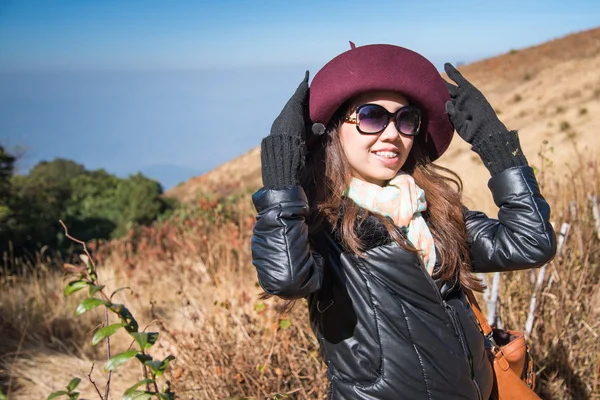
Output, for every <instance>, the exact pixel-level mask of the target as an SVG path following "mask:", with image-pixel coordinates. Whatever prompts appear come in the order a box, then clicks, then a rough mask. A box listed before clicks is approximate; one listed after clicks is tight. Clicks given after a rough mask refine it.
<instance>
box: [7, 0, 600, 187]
mask: <svg viewBox="0 0 600 400" xmlns="http://www.w3.org/2000/svg"><path fill="white" fill-rule="evenodd" d="M382 9H383V10H385V12H384V13H381V12H380V11H381V10H382ZM598 12H600V4H599V3H598V2H593V1H591V0H585V1H580V2H578V3H577V5H573V4H572V3H569V4H564V3H563V2H559V1H549V2H547V3H545V6H544V9H543V10H540V8H539V6H538V5H537V3H533V2H527V1H516V0H509V1H507V2H504V3H502V4H493V5H488V6H483V5H481V4H480V3H478V2H477V1H475V0H461V1H459V2H457V3H456V4H455V6H453V7H452V8H451V9H450V8H447V7H446V6H445V3H443V2H439V1H433V2H431V3H428V4H421V3H418V4H410V5H408V4H402V3H398V2H392V1H390V2H386V1H382V2H381V3H378V5H377V7H373V6H368V7H366V6H365V5H364V4H363V3H361V2H357V1H353V0H351V1H344V2H342V1H338V0H336V1H332V2H327V3H319V2H316V1H312V0H310V1H307V2H306V3H303V4H292V3H289V4H288V3H285V4H282V3H279V2H276V1H270V0H266V1H265V2H260V3H255V2H252V1H240V0H238V1H232V2H226V3H222V2H209V1H206V2H194V3H177V5H174V4H171V3H169V5H166V4H163V3H161V2H147V3H146V2H144V3H142V2H140V1H137V0H132V1H128V2H119V1H112V0H107V1H105V2H104V1H103V2H97V3H96V2H61V1H57V2H53V3H47V2H42V1H35V0H31V1H30V0H22V1H11V0H8V1H6V0H5V1H3V2H0V144H3V145H5V146H7V147H8V148H9V149H11V148H14V147H24V148H25V149H26V153H25V155H24V157H23V158H22V159H21V160H19V163H18V167H19V171H20V172H26V171H27V170H28V169H29V168H31V167H32V166H33V165H35V164H37V163H38V162H39V161H41V160H52V159H55V158H57V157H63V158H68V159H72V160H74V161H76V162H78V163H82V164H83V165H85V167H86V168H88V169H98V168H103V169H105V170H107V171H108V172H111V173H114V174H117V175H119V176H127V175H130V174H133V173H136V172H138V171H141V172H142V173H144V174H146V175H148V176H150V177H152V178H155V179H157V180H159V181H160V182H161V184H162V185H163V187H164V188H165V189H168V188H170V187H172V186H175V185H176V184H177V183H179V182H182V181H185V180H187V179H189V178H190V177H191V176H194V175H199V174H201V173H204V172H207V171H209V170H211V169H213V168H215V167H217V166H218V165H220V164H222V163H225V162H227V161H229V160H231V159H233V158H235V157H237V156H239V155H241V154H243V153H245V152H247V151H249V150H251V149H252V148H254V147H256V146H258V145H259V144H260V140H261V138H262V137H263V136H265V135H267V134H268V133H269V130H270V126H271V123H272V121H273V119H274V118H275V117H276V116H277V114H278V113H279V112H280V110H281V108H282V107H283V105H284V104H285V102H286V101H287V99H288V98H289V96H290V95H291V94H292V92H293V91H294V90H295V88H296V86H297V85H298V83H299V82H300V81H301V79H302V77H303V75H304V71H305V70H307V69H308V70H309V71H310V73H311V78H312V76H314V74H315V73H316V72H317V70H318V68H320V67H321V66H322V65H323V64H324V63H325V62H326V61H328V60H329V59H331V58H332V57H333V56H335V55H336V54H339V53H341V52H343V51H345V50H347V49H348V48H349V45H348V41H349V40H352V41H354V42H355V43H356V45H358V46H360V45H364V44H369V43H394V44H398V45H401V46H405V47H408V48H411V49H413V50H416V51H418V52H420V53H421V54H423V55H424V56H425V57H427V58H429V59H430V60H431V61H432V62H433V63H434V65H435V66H436V67H437V68H438V69H441V68H442V65H443V63H444V62H445V61H450V62H452V63H455V64H456V63H470V62H473V61H476V60H480V59H483V58H487V57H491V56H495V55H499V54H503V53H506V52H509V51H510V50H511V49H521V48H524V47H529V46H532V45H536V44H540V43H543V42H546V41H548V40H551V39H555V38H558V37H562V36H565V35H567V34H569V33H573V32H576V31H581V30H585V29H589V28H592V27H595V26H597V25H598V22H597V21H596V19H597V18H594V16H597V15H598ZM332 16H335V18H332Z"/></svg>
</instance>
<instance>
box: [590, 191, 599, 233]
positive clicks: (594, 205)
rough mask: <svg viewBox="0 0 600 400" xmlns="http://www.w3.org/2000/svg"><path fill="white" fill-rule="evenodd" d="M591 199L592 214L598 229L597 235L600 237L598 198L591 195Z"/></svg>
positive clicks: (595, 226) (595, 227)
mask: <svg viewBox="0 0 600 400" xmlns="http://www.w3.org/2000/svg"><path fill="white" fill-rule="evenodd" d="M589 199H590V201H591V202H592V214H593V215H594V229H595V230H596V237H598V239H600V211H599V210H598V199H597V198H596V196H594V195H591V194H590V195H589Z"/></svg>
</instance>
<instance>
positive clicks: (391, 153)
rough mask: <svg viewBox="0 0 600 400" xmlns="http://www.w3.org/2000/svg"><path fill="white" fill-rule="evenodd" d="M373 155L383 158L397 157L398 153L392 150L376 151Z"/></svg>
mask: <svg viewBox="0 0 600 400" xmlns="http://www.w3.org/2000/svg"><path fill="white" fill-rule="evenodd" d="M375 155H378V156H379V157H385V158H394V157H398V153H396V152H394V151H376V152H375Z"/></svg>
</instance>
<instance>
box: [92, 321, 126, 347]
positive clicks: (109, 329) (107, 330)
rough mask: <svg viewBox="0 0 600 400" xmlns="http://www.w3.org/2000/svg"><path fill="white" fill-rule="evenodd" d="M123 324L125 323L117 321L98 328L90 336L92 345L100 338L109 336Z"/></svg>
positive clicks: (100, 339) (98, 341)
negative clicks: (91, 336) (92, 335)
mask: <svg viewBox="0 0 600 400" xmlns="http://www.w3.org/2000/svg"><path fill="white" fill-rule="evenodd" d="M124 326H125V325H124V324H123V323H121V322H119V323H116V324H111V325H108V326H105V327H104V328H100V329H98V330H97V331H96V333H95V334H94V337H93V338H92V346H95V345H97V344H98V343H100V342H101V341H102V339H104V338H107V337H109V336H110V335H112V334H114V333H115V332H116V331H118V330H119V329H121V328H122V327H124Z"/></svg>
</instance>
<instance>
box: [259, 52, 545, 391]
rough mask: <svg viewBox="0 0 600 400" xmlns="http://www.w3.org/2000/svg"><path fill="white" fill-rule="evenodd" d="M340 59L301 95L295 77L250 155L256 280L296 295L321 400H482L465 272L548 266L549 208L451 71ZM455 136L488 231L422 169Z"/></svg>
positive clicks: (480, 353) (514, 150)
mask: <svg viewBox="0 0 600 400" xmlns="http://www.w3.org/2000/svg"><path fill="white" fill-rule="evenodd" d="M351 46H352V48H351V50H349V51H347V52H345V53H342V54H341V55H339V56H337V57H335V58H334V59H333V60H331V61H330V62H328V63H327V64H326V65H325V66H324V67H323V68H322V69H321V70H320V71H319V72H318V73H317V74H316V76H315V77H314V79H313V82H312V84H311V88H310V94H309V90H308V73H307V74H306V77H305V79H304V81H303V82H302V83H301V84H300V86H299V87H298V89H297V91H296V93H295V94H294V95H293V96H292V98H291V99H290V100H289V101H288V103H287V104H286V106H285V107H284V109H283V111H282V112H281V114H280V115H279V116H278V117H277V119H276V120H275V122H274V123H273V126H272V129H271V135H269V136H268V137H266V138H265V139H264V140H263V142H262V145H261V150H262V154H261V157H262V174H263V175H262V177H263V183H264V188H262V189H260V190H259V191H258V192H256V193H255V194H254V196H253V201H254V204H255V207H256V209H257V211H258V216H257V220H256V224H255V228H254V236H253V239H252V255H253V264H254V265H255V267H256V269H257V272H258V279H259V282H260V284H261V286H262V287H263V289H264V290H265V291H266V292H267V293H269V294H271V295H277V296H280V297H282V298H284V299H298V298H302V297H305V298H307V300H308V305H309V309H310V320H311V326H312V329H313V331H314V333H315V335H316V336H317V338H318V340H319V343H320V345H321V354H322V356H323V359H324V360H325V362H326V363H327V366H328V376H329V379H330V381H331V385H330V391H329V398H330V399H390V400H392V399H394V400H395V399H488V398H490V396H491V393H492V389H493V385H494V378H493V372H492V367H491V364H490V361H489V359H488V358H487V356H486V352H485V344H484V338H483V336H482V334H481V333H480V331H479V329H478V326H477V325H476V322H475V319H474V317H473V314H472V312H471V309H470V306H469V303H468V302H467V301H466V299H465V292H464V290H465V289H472V290H481V289H482V284H481V283H480V282H479V281H478V280H477V279H476V278H475V277H474V275H473V272H494V271H512V270H519V269H526V268H535V267H538V266H540V265H542V264H544V263H545V262H547V261H548V260H550V259H551V258H552V257H553V255H554V253H555V246H556V245H555V236H554V231H553V230H552V227H551V225H550V223H549V218H550V209H549V206H548V204H547V203H546V201H545V200H544V198H543V197H542V195H541V194H540V193H539V189H538V185H537V182H536V179H535V176H534V174H533V171H532V169H531V168H530V167H529V166H528V165H527V160H526V158H525V156H524V155H523V153H522V152H521V148H520V145H519V140H518V136H517V133H516V132H514V131H508V130H507V129H506V127H505V126H504V125H503V124H502V122H500V121H499V120H498V118H497V117H496V115H495V113H494V111H493V109H492V107H491V106H490V105H489V103H488V102H487V101H486V100H485V98H484V97H483V95H482V94H481V93H480V92H479V91H478V90H477V89H476V88H475V87H474V86H472V85H471V84H470V83H469V82H468V81H467V80H466V79H465V78H463V77H462V76H461V74H460V73H459V72H458V71H457V70H456V69H454V67H452V66H451V65H450V64H446V66H445V68H446V72H447V74H448V76H449V77H450V78H451V79H452V80H453V81H454V82H455V83H456V84H451V83H447V82H445V81H444V80H443V79H442V78H441V77H440V75H439V73H438V72H437V71H436V69H435V67H434V66H433V65H432V64H431V63H430V62H429V61H428V60H426V59H425V58H424V57H422V56H421V55H419V54H417V53H415V52H412V51H410V50H407V49H404V48H402V47H398V46H391V45H369V46H361V47H355V46H354V45H353V44H351ZM307 128H310V129H307ZM454 128H455V129H456V131H457V132H458V134H459V136H460V137H461V138H463V139H464V140H466V141H467V142H469V143H471V144H472V149H473V150H474V151H475V152H476V153H478V154H479V155H480V156H481V159H482V161H483V162H484V164H485V166H486V167H487V168H488V169H489V171H490V173H491V176H492V177H491V179H490V181H489V184H488V185H489V187H490V190H491V191H492V194H493V197H494V200H495V202H496V205H497V206H498V207H499V213H498V219H497V220H496V219H492V218H488V217H487V216H486V215H484V214H483V213H481V212H476V211H470V210H467V209H466V208H465V207H464V206H463V205H462V204H461V197H460V184H459V183H458V182H457V180H456V179H458V177H456V176H455V178H456V179H451V178H448V177H446V176H445V175H442V174H441V172H446V175H448V171H447V170H444V169H443V168H441V167H436V166H434V165H433V164H432V161H434V160H435V159H437V158H438V157H440V156H441V155H442V153H444V151H445V150H446V149H447V148H448V146H449V144H450V141H451V139H452V135H453V132H454ZM307 131H309V132H308V134H307V133H306V132H307Z"/></svg>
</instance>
